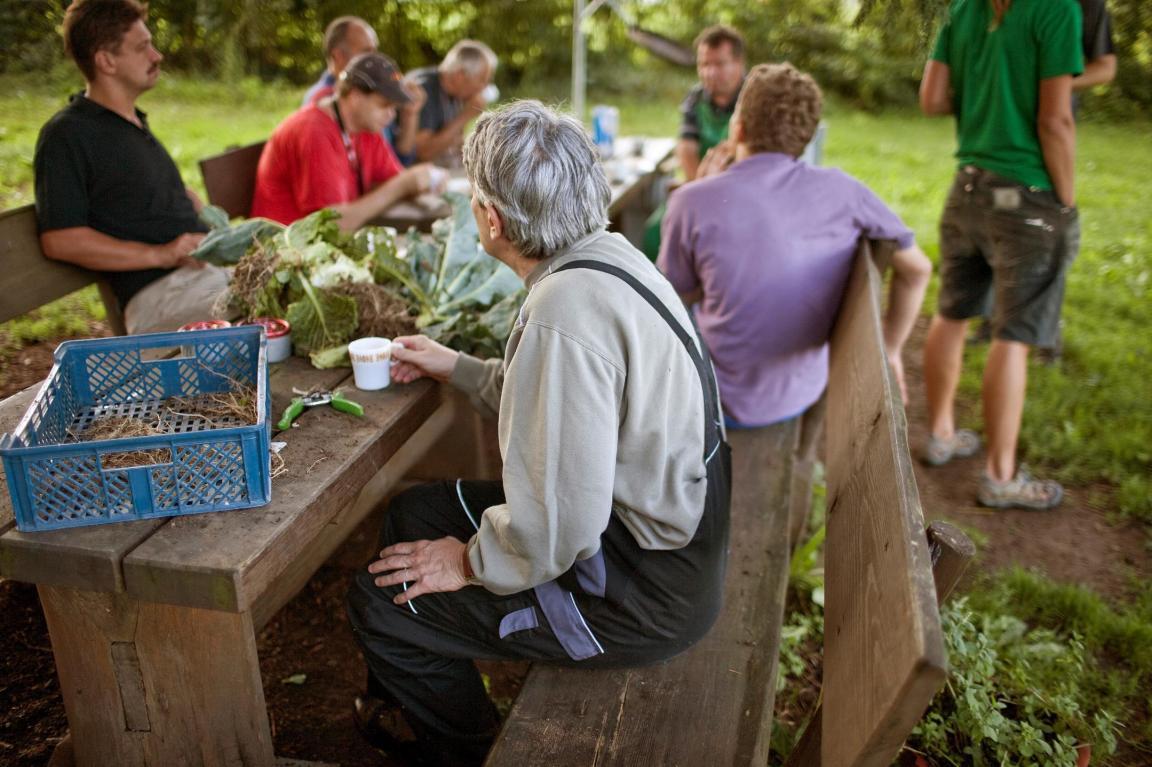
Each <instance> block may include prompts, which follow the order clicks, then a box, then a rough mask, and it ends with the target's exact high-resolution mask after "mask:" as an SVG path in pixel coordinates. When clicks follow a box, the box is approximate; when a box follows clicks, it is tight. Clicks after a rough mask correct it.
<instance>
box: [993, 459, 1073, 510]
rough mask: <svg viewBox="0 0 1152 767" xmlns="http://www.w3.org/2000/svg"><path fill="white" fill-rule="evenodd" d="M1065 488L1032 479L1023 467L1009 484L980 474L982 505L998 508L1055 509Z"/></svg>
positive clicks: (1045, 480) (1046, 481) (1049, 481)
mask: <svg viewBox="0 0 1152 767" xmlns="http://www.w3.org/2000/svg"><path fill="white" fill-rule="evenodd" d="M1063 497H1064V488H1063V487H1061V486H1060V483H1059V482H1056V481H1055V480H1051V479H1032V477H1031V476H1030V475H1029V474H1028V472H1027V471H1026V470H1025V469H1024V468H1023V467H1022V468H1020V470H1018V471H1017V472H1016V476H1015V477H1013V478H1012V479H1010V480H1008V481H1007V482H997V481H996V480H994V479H992V478H991V477H989V476H988V475H987V474H982V475H980V495H979V500H980V505H981V506H990V507H991V508H994V509H1051V508H1054V507H1055V506H1058V505H1059V504H1060V501H1061V499H1062V498H1063Z"/></svg>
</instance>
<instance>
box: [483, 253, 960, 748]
mask: <svg viewBox="0 0 1152 767" xmlns="http://www.w3.org/2000/svg"><path fill="white" fill-rule="evenodd" d="M880 288H881V276H880V272H879V269H878V268H877V265H876V263H875V259H874V257H873V253H872V248H871V246H870V245H869V244H868V243H862V244H861V248H860V251H859V253H858V255H857V259H856V265H855V269H854V271H853V274H852V278H851V280H850V282H849V285H848V287H847V289H846V291H845V296H844V299H843V303H842V305H841V311H840V315H839V318H838V320H837V323H836V327H835V330H834V332H833V336H832V354H831V370H830V379H829V385H828V393H827V419H826V422H827V435H828V436H827V464H828V472H827V475H828V499H829V502H828V520H827V542H826V553H825V579H826V585H825V591H826V597H825V599H826V610H825V616H826V617H825V620H826V627H825V648H824V658H825V671H824V682H823V700H824V705H823V708H822V711H821V714H820V716H819V717H818V719H817V725H822V728H823V731H824V732H829V733H835V734H836V737H835V738H827V739H824V740H823V742H821V739H820V737H819V732H820V727H819V726H817V727H814V728H812V729H810V730H809V732H808V734H807V735H806V739H805V743H806V744H807V748H808V749H809V750H808V751H807V752H805V753H807V754H808V757H807V758H808V760H807V761H801V762H795V763H797V764H804V765H820V764H823V765H825V766H826V767H841V766H846V765H853V766H856V765H887V764H890V763H891V761H892V759H893V758H894V757H895V756H896V754H897V753H898V751H899V749H900V746H901V744H902V743H903V741H904V739H905V738H906V737H907V735H908V732H909V731H910V730H911V728H912V727H913V726H914V725H915V723H916V721H918V719H919V718H920V716H922V715H923V712H924V709H925V708H926V707H927V706H928V704H929V702H930V701H931V699H932V697H933V696H934V695H935V693H936V692H937V690H938V689H939V687H940V686H941V685H942V683H943V681H944V675H945V671H946V658H945V652H944V643H943V636H942V632H941V628H940V616H939V612H938V609H937V591H936V588H935V586H934V583H933V561H934V556H933V554H932V549H930V545H929V538H928V536H927V535H926V533H925V529H924V520H923V514H922V512H921V509H920V504H919V497H918V493H917V489H916V483H915V479H914V477H913V473H912V466H911V462H910V459H909V456H908V445H907V433H906V424H905V420H904V410H903V407H902V405H901V402H900V396H899V392H898V390H897V389H896V387H895V386H894V383H893V381H892V379H891V375H890V373H889V371H888V367H887V364H886V361H885V356H884V352H883V343H882V335H881V326H880V300H879V296H880ZM816 415H817V417H815V418H809V419H794V420H793V421H792V422H789V423H786V424H780V425H777V426H772V427H768V428H765V429H757V430H748V431H736V432H731V433H730V434H729V437H730V439H731V442H732V448H733V457H734V465H733V480H732V482H733V499H732V539H731V555H730V559H729V566H728V577H727V583H726V592H725V604H724V609H723V611H722V613H721V616H720V619H719V621H718V622H717V624H716V626H715V627H714V628H713V629H712V631H711V632H710V633H709V634H708V636H707V637H705V638H704V640H702V641H701V642H700V643H699V644H698V645H696V646H695V647H693V648H691V649H690V650H688V651H687V652H685V653H684V654H682V655H680V656H678V657H676V658H673V659H672V660H670V661H668V662H666V663H661V664H657V665H654V666H648V667H644V668H633V669H620V670H609V671H587V670H581V669H561V668H557V667H553V666H545V665H536V666H533V668H532V669H531V671H530V672H529V675H528V678H527V679H526V680H525V683H524V686H523V688H522V690H521V692H520V695H519V697H518V698H517V700H516V703H515V705H514V706H513V708H512V711H511V712H510V714H509V716H508V719H507V721H506V722H505V724H504V728H503V730H502V732H501V734H500V736H499V738H498V739H497V742H496V744H495V746H494V747H493V749H492V752H491V753H490V755H489V758H488V762H487V764H488V765H489V766H490V767H521V766H522V765H524V764H552V765H558V766H562V765H573V766H574V767H575V766H576V765H579V766H580V767H585V766H586V765H628V767H632V766H633V765H646V764H647V765H662V766H664V765H686V766H688V765H690V766H693V767H694V766H696V765H705V764H707V765H757V767H759V766H760V765H764V764H766V763H767V759H768V752H769V740H770V736H771V731H772V705H773V699H774V693H775V685H776V672H777V655H778V650H779V644H780V629H781V623H782V620H783V610H784V598H785V591H786V588H787V580H788V563H789V552H790V546H789V539H790V534H789V530H790V528H794V527H795V525H794V524H792V523H791V522H790V517H791V516H795V512H794V509H796V508H802V509H803V510H804V512H803V513H805V514H806V510H807V503H808V500H809V499H808V496H807V493H809V488H810V475H809V476H805V474H806V473H810V471H811V460H810V449H811V445H812V439H811V434H810V433H809V434H808V435H805V434H804V433H803V432H804V430H805V426H806V424H805V422H807V425H809V426H810V425H811V424H812V423H813V422H819V421H820V420H821V419H820V418H819V417H818V413H817V414H816ZM932 545H933V546H934V547H936V550H937V551H938V552H940V554H939V556H938V557H935V558H936V559H938V561H939V563H941V564H940V565H938V569H939V573H938V574H939V575H940V577H941V578H942V583H943V584H944V585H942V587H941V591H942V592H946V591H947V590H948V588H950V585H948V584H951V583H954V581H955V579H956V578H957V577H958V576H959V572H960V571H961V570H962V569H963V565H964V563H965V562H966V561H967V557H969V556H971V544H970V543H969V542H967V540H966V539H965V538H964V536H963V534H962V533H960V532H959V531H957V530H955V529H954V528H949V527H947V526H945V527H944V528H942V529H941V531H940V534H939V535H935V536H934V540H933V544H932Z"/></svg>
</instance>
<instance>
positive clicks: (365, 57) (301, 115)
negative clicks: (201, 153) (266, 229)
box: [252, 53, 433, 231]
mask: <svg viewBox="0 0 1152 767" xmlns="http://www.w3.org/2000/svg"><path fill="white" fill-rule="evenodd" d="M400 77H401V75H400V70H399V69H398V68H397V67H396V64H395V63H394V62H393V61H392V60H391V59H389V58H388V57H387V56H384V55H383V54H380V53H365V54H362V55H360V56H357V57H356V58H354V59H353V60H352V61H351V62H349V64H348V67H347V68H346V69H345V70H344V72H343V73H342V74H341V75H340V79H339V81H338V82H337V85H336V93H335V94H334V95H333V96H332V97H330V98H325V99H321V100H320V101H319V102H317V103H316V104H312V105H309V106H306V107H302V108H301V109H299V110H298V111H296V112H294V113H293V114H291V115H289V116H288V118H287V119H285V120H284V122H282V123H281V124H280V125H279V127H277V128H276V130H275V131H273V133H272V137H271V138H270V139H269V140H268V143H267V145H265V147H264V153H263V154H262V155H261V156H260V165H259V167H258V168H257V171H256V190H255V193H254V195H253V199H252V215H253V216H262V217H264V218H270V219H272V220H274V221H279V222H281V223H284V224H289V223H291V222H293V221H295V220H296V219H299V218H302V217H304V216H306V215H308V214H309V213H312V212H313V211H316V210H319V209H320V208H332V209H333V210H335V211H336V212H337V213H339V214H340V228H341V229H343V230H345V231H354V230H356V229H359V228H360V227H361V226H363V225H364V224H366V223H367V222H368V221H370V220H371V219H372V218H374V217H376V216H378V215H379V214H380V213H382V212H383V211H384V210H385V209H387V208H389V207H390V206H392V205H393V204H394V203H396V202H397V201H399V200H401V199H403V198H405V197H411V196H413V195H416V194H420V193H422V192H427V191H429V190H430V188H431V186H432V184H431V178H432V176H433V173H432V172H430V171H431V166H430V165H427V164H422V165H415V166H413V167H411V168H408V169H407V170H405V169H404V168H403V167H402V166H401V165H400V161H399V160H398V159H397V158H396V153H395V152H394V151H393V150H392V147H391V146H389V145H388V142H387V141H385V140H384V138H383V137H382V136H381V135H380V131H381V130H383V129H384V127H385V126H387V125H388V124H389V123H391V122H392V120H393V119H394V118H395V117H396V108H397V107H398V106H403V105H404V104H406V103H408V101H409V100H410V97H409V95H408V93H407V92H406V91H405V89H404V87H403V85H402V84H401V80H400Z"/></svg>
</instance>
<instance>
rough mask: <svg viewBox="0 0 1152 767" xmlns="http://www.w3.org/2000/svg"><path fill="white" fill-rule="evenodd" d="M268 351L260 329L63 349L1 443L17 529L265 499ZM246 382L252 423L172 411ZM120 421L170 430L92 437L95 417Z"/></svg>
mask: <svg viewBox="0 0 1152 767" xmlns="http://www.w3.org/2000/svg"><path fill="white" fill-rule="evenodd" d="M266 347H267V339H266V338H265V336H264V329H263V328H262V327H260V326H255V325H249V326H243V327H235V328H224V329H219V330H200V331H189V332H183V333H153V334H149V335H140V336H124V337H118V338H97V339H91V340H84V341H66V342H64V343H62V344H60V346H59V347H58V348H57V349H56V353H55V355H54V359H55V364H54V365H53V366H52V372H51V373H49V375H48V378H47V380H45V382H44V384H43V385H42V386H41V388H40V391H39V392H38V393H37V395H36V398H35V399H34V400H33V401H32V404H31V405H30V406H29V408H28V412H27V413H25V415H24V417H23V418H22V419H21V420H20V423H19V424H18V425H17V426H16V429H15V431H13V432H12V433H10V434H5V435H3V437H0V457H2V458H3V461H4V470H5V472H6V473H7V475H8V491H9V493H10V494H11V496H12V508H13V510H14V511H15V514H16V526H17V527H18V528H19V529H20V530H22V531H26V532H27V531H34V530H58V529H61V528H66V527H80V526H83V525H98V524H103V523H107V522H122V521H126V520H136V519H151V518H155V517H172V516H179V515H183V514H199V513H202V512H207V511H225V510H231V509H244V508H249V507H252V506H261V505H263V504H266V503H268V502H269V501H270V500H271V499H272V481H271V471H270V468H271V467H270V465H269V458H270V456H269V449H268V445H269V439H270V436H271V424H270V420H269V417H268V414H269V412H270V410H271V405H272V403H271V395H270V392H269V389H268V365H267V361H266V357H267V348H266ZM240 385H244V386H251V387H254V388H255V390H256V412H257V417H256V423H254V424H252V423H241V422H240V420H239V419H222V420H221V419H216V420H215V422H214V423H210V422H208V421H207V419H205V418H204V417H203V416H201V415H197V414H196V412H195V408H194V407H189V408H183V409H182V410H181V411H175V410H174V409H172V408H170V407H168V406H167V405H166V400H168V399H170V398H172V397H186V398H191V401H192V403H195V402H196V398H199V397H210V396H211V395H214V394H215V395H219V394H221V393H227V392H229V391H232V390H233V389H235V388H237V387H238V386H240ZM184 410H188V411H190V412H183V411H184ZM122 416H129V417H134V418H143V419H147V420H148V421H149V422H150V423H153V424H155V425H156V426H157V427H159V429H160V430H161V431H162V432H163V433H162V434H157V435H155V436H153V435H149V436H143V437H124V438H120V439H105V440H92V441H83V432H84V430H85V429H87V428H89V427H90V426H91V425H92V424H93V423H94V422H96V421H99V420H100V419H105V418H112V417H122ZM233 422H234V424H233ZM125 463H129V464H131V465H128V466H122V467H119V468H118V467H117V465H122V464H125Z"/></svg>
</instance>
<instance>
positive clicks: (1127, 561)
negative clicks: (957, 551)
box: [904, 318, 1152, 600]
mask: <svg viewBox="0 0 1152 767" xmlns="http://www.w3.org/2000/svg"><path fill="white" fill-rule="evenodd" d="M927 328H928V319H927V318H921V320H920V321H919V323H918V324H917V326H916V330H915V331H914V333H913V336H912V338H911V339H909V342H908V351H907V352H906V354H905V361H904V364H905V368H906V370H905V375H906V376H907V379H908V380H907V384H908V391H909V399H910V401H909V403H908V408H907V413H908V440H909V444H910V445H911V446H912V450H913V454H915V452H916V450H917V449H918V448H919V446H920V445H922V444H923V443H924V441H925V439H926V438H927V412H926V407H925V402H924V383H923V365H922V361H921V349H922V346H923V340H924V335H925V334H926V332H927ZM962 406H964V407H967V408H971V409H972V410H971V412H978V409H979V403H978V402H972V403H962ZM1029 417H1042V414H1036V413H1027V412H1026V413H1025V418H1029ZM982 461H983V455H982V454H980V455H976V456H973V457H972V458H967V459H962V460H957V461H954V462H952V463H949V464H947V465H945V466H942V467H938V468H929V467H926V466H924V465H923V464H921V463H919V462H916V481H917V484H918V485H919V488H920V501H921V505H922V506H923V508H924V515H925V517H926V518H927V519H928V520H929V521H931V520H934V519H945V520H947V521H949V522H953V523H955V524H958V525H961V526H962V527H963V528H964V529H965V530H966V531H969V532H970V534H971V533H972V532H973V531H974V532H975V534H974V535H973V539H974V540H975V541H976V543H977V550H978V553H977V567H982V568H989V569H1001V568H1005V567H1011V566H1012V565H1020V566H1022V567H1028V568H1035V569H1038V570H1040V571H1041V572H1043V573H1044V574H1045V575H1047V576H1048V577H1050V578H1052V579H1053V580H1056V581H1060V582H1063V583H1078V584H1082V585H1085V586H1088V587H1090V588H1092V589H1095V590H1096V591H1098V592H1100V593H1101V594H1104V595H1105V596H1108V597H1110V598H1115V599H1121V600H1122V599H1124V598H1126V597H1127V596H1129V594H1130V593H1131V581H1132V578H1133V577H1134V576H1137V577H1144V578H1147V577H1148V576H1150V575H1152V551H1150V549H1149V547H1148V534H1147V532H1146V531H1145V530H1144V529H1143V528H1142V527H1140V526H1139V525H1135V524H1132V523H1129V522H1122V521H1119V520H1117V519H1116V514H1115V507H1114V506H1112V505H1111V504H1110V503H1109V501H1110V499H1111V497H1112V492H1111V488H1108V487H1104V486H1097V487H1089V488H1071V489H1068V491H1067V493H1066V494H1065V498H1064V502H1063V503H1062V504H1061V505H1060V506H1059V507H1058V508H1056V509H1053V510H1050V511H1001V510H992V509H986V508H983V507H981V506H978V505H977V504H976V492H977V485H978V481H979V476H980V471H981V469H982V466H983V464H982Z"/></svg>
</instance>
